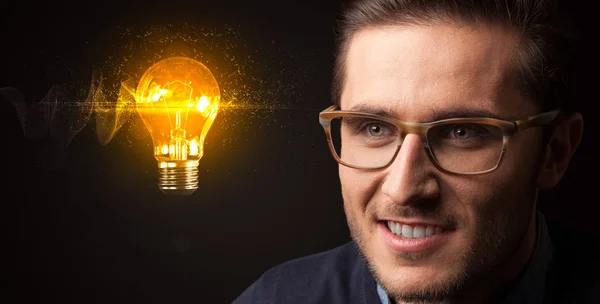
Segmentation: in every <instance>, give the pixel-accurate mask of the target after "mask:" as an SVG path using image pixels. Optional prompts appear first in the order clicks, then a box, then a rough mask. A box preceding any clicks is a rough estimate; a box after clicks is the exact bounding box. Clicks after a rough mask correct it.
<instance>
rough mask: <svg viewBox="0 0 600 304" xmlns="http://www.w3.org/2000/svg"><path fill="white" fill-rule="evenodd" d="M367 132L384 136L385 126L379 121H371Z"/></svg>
mask: <svg viewBox="0 0 600 304" xmlns="http://www.w3.org/2000/svg"><path fill="white" fill-rule="evenodd" d="M367 132H369V135H371V136H382V135H384V127H383V126H382V125H381V124H378V123H371V124H369V125H367Z"/></svg>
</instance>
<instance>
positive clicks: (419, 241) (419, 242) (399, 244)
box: [378, 220, 455, 252]
mask: <svg viewBox="0 0 600 304" xmlns="http://www.w3.org/2000/svg"><path fill="white" fill-rule="evenodd" d="M378 226H379V230H380V231H381V232H382V236H383V241H384V243H386V244H387V245H388V246H389V247H390V249H392V250H393V251H396V252H419V251H424V250H429V249H433V248H435V247H440V246H441V245H442V244H443V243H445V242H448V240H449V238H450V236H451V235H452V234H453V233H454V232H455V231H454V230H452V229H448V228H446V227H444V226H442V225H435V224H426V223H401V222H396V221H388V220H384V221H379V222H378Z"/></svg>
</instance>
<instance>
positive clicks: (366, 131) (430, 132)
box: [319, 105, 560, 174]
mask: <svg viewBox="0 0 600 304" xmlns="http://www.w3.org/2000/svg"><path fill="white" fill-rule="evenodd" d="M559 114H560V110H554V111H549V112H544V113H541V114H538V115H535V116H530V117H527V118H525V119H521V120H516V121H506V120H500V119H495V118H489V117H479V118H450V119H443V120H438V121H434V122H426V123H418V122H405V121H400V120H396V119H392V118H387V117H384V116H380V115H376V114H370V113H362V112H353V111H341V110H338V109H337V106H335V105H334V106H331V107H328V108H327V109H325V110H323V111H322V112H321V113H319V123H320V124H321V125H322V126H323V129H324V130H325V135H326V136H327V141H328V142H329V148H330V150H331V153H332V154H333V157H334V158H335V160H336V161H337V162H338V163H340V164H342V165H344V166H347V167H350V168H355V169H366V170H374V169H383V168H386V167H388V166H389V165H390V164H392V162H393V161H394V159H395V158H396V155H398V152H399V151H400V147H401V145H402V141H403V139H404V137H405V136H406V134H409V133H413V134H417V135H419V136H420V137H421V143H422V145H423V147H424V148H425V150H426V151H427V154H428V155H429V158H430V160H431V161H432V163H433V164H434V165H435V166H436V167H437V168H438V169H439V170H441V171H444V172H447V173H454V174H483V173H488V172H491V171H493V170H495V169H497V168H498V166H499V165H500V163H501V162H502V159H503V157H504V154H505V152H506V149H507V147H508V141H509V139H510V138H511V136H513V135H514V134H515V133H516V132H517V131H519V130H523V129H526V128H531V127H536V126H546V125H551V124H552V122H553V121H554V120H555V118H556V117H557V116H558V115H559Z"/></svg>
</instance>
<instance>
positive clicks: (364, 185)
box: [339, 165, 379, 209]
mask: <svg viewBox="0 0 600 304" xmlns="http://www.w3.org/2000/svg"><path fill="white" fill-rule="evenodd" d="M339 176H340V184H341V186H342V197H343V199H344V204H345V205H346V208H349V207H351V208H353V209H354V208H364V207H365V206H366V205H367V204H368V203H369V201H370V200H371V197H372V196H373V194H374V193H375V192H376V190H377V187H378V185H379V183H378V181H379V178H378V176H377V175H376V174H375V173H369V172H364V171H360V170H355V169H352V168H348V167H345V166H341V165H340V167H339Z"/></svg>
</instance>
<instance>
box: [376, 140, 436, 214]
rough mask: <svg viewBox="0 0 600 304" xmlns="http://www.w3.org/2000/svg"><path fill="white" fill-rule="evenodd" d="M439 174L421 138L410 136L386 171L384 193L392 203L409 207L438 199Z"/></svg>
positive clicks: (403, 142) (383, 185) (404, 141)
mask: <svg viewBox="0 0 600 304" xmlns="http://www.w3.org/2000/svg"><path fill="white" fill-rule="evenodd" d="M435 171H436V169H435V166H433V164H432V163H431V161H430V159H429V158H428V156H427V153H426V151H425V149H424V148H423V146H422V144H421V139H420V137H419V136H417V135H415V134H408V135H406V137H405V138H404V140H403V141H402V146H401V147H400V151H398V155H396V159H395V160H394V162H393V163H392V164H391V165H390V166H389V167H387V168H386V171H385V177H384V180H383V184H382V192H383V194H385V195H386V196H388V197H389V198H390V199H391V200H392V202H394V203H397V204H400V205H405V206H408V205H412V204H418V203H419V202H423V201H427V200H431V199H434V198H436V197H437V196H438V195H439V184H438V182H437V180H436V178H435Z"/></svg>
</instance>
